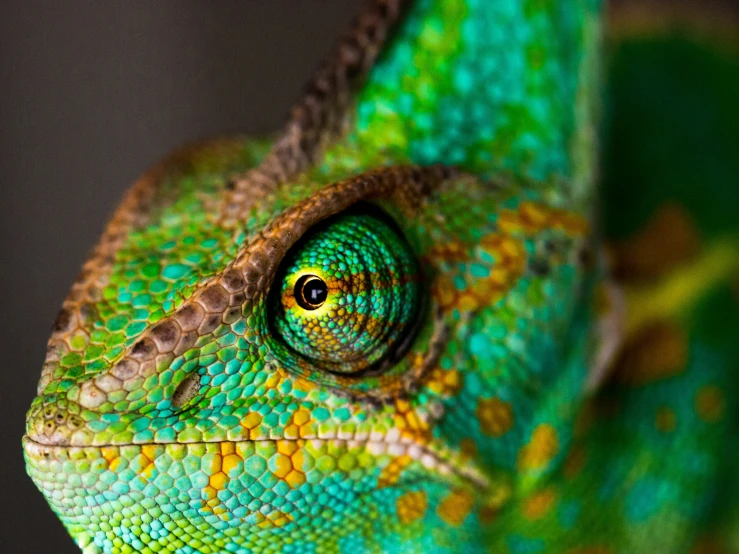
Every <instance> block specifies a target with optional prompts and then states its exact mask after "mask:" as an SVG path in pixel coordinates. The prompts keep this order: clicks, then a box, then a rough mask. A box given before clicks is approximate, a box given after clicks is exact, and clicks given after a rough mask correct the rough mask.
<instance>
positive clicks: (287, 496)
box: [24, 0, 594, 552]
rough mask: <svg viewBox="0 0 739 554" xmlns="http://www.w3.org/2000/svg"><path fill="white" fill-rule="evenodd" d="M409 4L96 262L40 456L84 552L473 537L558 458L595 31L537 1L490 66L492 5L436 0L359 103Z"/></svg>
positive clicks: (198, 157) (56, 376) (41, 480)
mask: <svg viewBox="0 0 739 554" xmlns="http://www.w3.org/2000/svg"><path fill="white" fill-rule="evenodd" d="M399 4H400V3H399V2H395V1H393V0H387V1H385V0H377V1H375V2H374V3H372V6H374V8H371V9H370V11H369V12H368V13H369V15H366V16H363V17H364V18H360V20H359V22H358V30H357V31H356V32H355V35H354V37H353V38H350V39H349V41H348V42H346V43H344V44H343V46H340V48H339V54H338V55H337V56H336V60H338V61H336V63H335V65H333V66H328V68H326V69H324V70H322V72H319V75H318V76H317V78H316V80H315V81H314V83H313V88H311V89H310V90H309V93H308V95H307V97H306V98H305V99H304V100H303V101H302V103H300V104H299V105H298V106H297V107H296V108H295V109H294V110H293V117H292V119H291V121H290V123H289V124H288V127H287V130H286V132H285V133H284V134H283V136H282V137H281V138H280V139H278V140H277V141H276V142H275V143H267V142H261V141H249V140H243V139H242V140H238V139H236V140H231V141H223V142H218V143H214V144H210V145H207V146H204V147H202V148H196V149H189V150H186V151H183V152H180V153H177V154H175V155H174V156H173V157H172V158H171V159H169V160H167V161H165V162H164V163H163V164H162V165H160V166H158V167H156V168H154V169H153V170H152V171H151V172H150V173H148V174H147V175H145V176H144V177H143V178H142V179H141V180H140V181H139V182H138V183H136V184H135V185H134V187H133V188H132V190H131V191H130V192H129V194H128V195H127V196H126V198H125V199H124V201H123V204H122V206H121V207H120V208H119V209H118V211H117V212H116V214H115V215H114V217H113V219H112V220H111V222H110V223H109V225H108V227H107V229H106V231H105V233H104V235H103V237H102V239H101V242H100V243H99V245H98V246H97V247H96V249H95V250H94V252H93V254H92V256H91V257H90V259H89V260H88V262H87V263H86V264H85V266H84V267H83V270H82V273H81V275H80V277H79V278H78V280H77V282H76V283H75V284H74V286H73V289H72V291H71V293H70V295H69V297H68V298H67V300H66V301H65V303H64V306H63V308H62V311H61V313H60V315H59V317H58V319H57V321H56V323H55V325H54V329H53V333H52V337H51V339H50V341H49V349H48V355H47V361H46V363H45V365H44V369H43V372H42V377H41V381H40V383H39V391H38V397H37V398H36V399H35V400H34V402H33V404H32V406H31V409H30V411H29V414H28V419H27V430H26V437H25V438H24V449H25V455H26V459H27V464H28V471H29V474H30V475H31V477H32V478H33V480H34V481H35V483H36V485H37V486H38V487H39V488H40V489H41V491H42V492H43V493H44V495H45V496H46V498H47V500H48V501H49V503H50V504H51V506H52V508H53V509H54V510H55V512H56V513H57V514H58V515H59V517H60V518H61V520H62V521H63V523H64V525H65V526H66V527H67V529H68V530H69V532H70V534H71V535H72V536H73V537H74V538H75V540H76V541H77V543H78V544H79V545H80V546H82V547H84V548H86V549H88V550H89V551H90V552H98V551H105V552H126V551H158V550H161V549H163V548H165V547H168V548H172V547H173V546H174V547H175V548H176V549H180V550H179V551H180V552H222V551H229V552H231V551H233V552H242V551H243V552H247V551H287V550H288V549H289V548H293V549H294V550H295V551H300V552H302V551H322V552H332V551H346V552H356V551H363V550H370V551H383V552H393V551H423V552H426V551H442V552H443V551H449V552H453V551H458V546H459V544H461V543H464V544H465V545H468V546H469V549H470V551H474V550H475V549H476V548H479V549H483V548H484V545H485V544H486V542H487V541H489V540H490V539H491V537H494V536H495V533H496V532H497V529H498V528H500V527H501V526H505V525H506V523H505V522H506V521H509V520H510V519H511V518H516V517H519V516H520V513H518V512H516V511H511V510H504V509H503V508H504V507H505V506H507V505H508V504H509V502H508V501H509V499H511V498H514V497H518V498H521V497H522V496H525V495H526V494H528V493H529V492H530V491H531V490H532V487H533V486H534V484H535V483H537V482H538V481H539V480H540V479H542V478H544V477H545V476H546V475H548V474H549V473H550V472H551V471H553V470H554V469H555V468H557V467H558V466H559V465H560V464H559V462H560V461H561V459H562V456H563V452H564V448H563V446H564V444H565V442H566V441H567V440H568V434H567V431H566V429H569V428H570V425H569V424H570V422H571V420H572V418H573V416H574V409H575V408H574V407H575V406H576V405H577V402H576V399H577V398H579V396H580V393H581V391H582V384H583V383H584V381H585V363H586V355H585V354H586V353H587V351H588V349H589V347H590V333H589V327H588V326H587V325H586V324H584V321H586V320H587V316H588V313H587V312H588V309H589V305H590V302H589V298H590V297H589V288H590V281H591V280H590V278H589V275H590V273H589V271H588V269H587V268H586V267H584V266H583V264H582V263H581V257H580V256H579V254H580V253H581V250H582V249H583V248H584V247H585V245H586V243H587V241H588V238H587V236H588V226H587V223H586V221H585V219H584V218H585V216H586V214H587V206H588V202H587V198H586V196H587V190H586V189H587V184H588V182H589V181H588V171H589V166H588V164H587V163H582V164H580V165H577V164H576V163H573V165H576V166H577V167H575V169H573V170H572V171H570V169H571V168H570V165H569V161H568V160H569V158H568V156H569V154H570V152H571V151H574V150H576V146H578V145H580V143H578V142H577V141H578V140H580V139H581V138H582V137H583V136H586V135H587V133H586V132H585V130H588V129H590V127H588V126H589V125H590V123H591V121H590V117H589V115H587V114H589V113H590V112H589V111H588V110H587V109H580V108H578V109H577V110H576V109H575V108H574V105H575V100H574V98H575V95H577V94H580V95H582V96H583V97H585V96H587V95H586V92H587V90H589V88H588V87H589V86H590V85H589V84H588V82H587V79H584V80H578V78H577V68H578V67H579V66H578V65H577V64H578V63H580V62H579V60H580V47H581V45H582V44H585V41H581V40H580V38H577V39H576V40H575V39H573V40H572V41H571V44H570V42H568V43H567V44H568V45H569V46H568V47H571V48H572V49H573V51H574V52H575V54H577V55H573V56H570V55H564V54H563V52H564V53H565V54H568V52H569V51H568V50H567V49H566V48H564V47H563V46H561V45H560V43H559V42H558V40H553V41H550V42H551V43H552V44H551V45H550V44H549V42H546V41H545V43H543V44H544V46H546V48H544V46H541V45H539V44H538V43H537V45H536V48H533V47H530V45H528V43H525V41H526V40H529V39H531V40H534V39H536V40H538V38H537V37H541V36H549V35H547V33H549V34H552V33H554V32H555V30H560V26H558V25H550V22H551V21H559V19H558V18H559V17H560V16H562V14H565V12H566V11H561V10H557V9H555V8H554V7H551V12H552V13H549V11H547V13H546V14H544V15H545V16H544V17H532V18H531V20H530V21H529V19H527V18H528V11H526V10H523V8H521V12H520V13H519V12H516V13H515V14H513V15H511V17H514V16H515V18H516V21H515V24H516V25H519V26H530V27H531V30H530V31H527V32H525V33H512V34H511V37H510V39H511V40H513V39H516V40H519V39H520V44H519V43H516V45H515V47H516V48H518V49H519V50H520V52H529V51H531V52H536V53H537V55H536V56H524V55H523V54H522V55H521V58H520V63H519V62H518V61H516V62H515V63H513V62H511V61H510V60H508V58H506V56H507V54H508V53H509V52H510V51H511V47H510V45H509V43H510V40H507V39H506V38H505V36H503V35H501V36H503V39H502V40H503V43H504V44H502V46H501V45H498V46H495V45H493V46H486V47H485V48H486V49H487V50H486V51H490V52H493V54H491V55H490V58H489V59H490V60H492V61H494V62H495V60H496V56H498V57H500V61H501V63H497V62H495V63H482V62H484V61H485V59H483V58H482V57H481V55H480V54H479V52H478V51H479V50H480V46H479V45H478V37H479V36H487V35H485V34H484V33H474V32H472V31H470V32H469V33H468V34H467V35H465V36H463V37H461V38H460V35H459V32H460V30H462V31H464V30H465V29H466V30H470V29H474V28H475V27H474V26H471V25H466V24H463V21H462V20H464V19H465V18H467V19H469V21H472V22H474V21H478V22H479V23H480V24H484V25H492V24H493V23H491V22H497V21H498V20H499V17H500V16H501V14H498V13H497V11H496V10H498V8H499V6H498V3H494V2H490V3H488V2H482V3H466V2H453V1H450V2H419V3H417V4H415V5H414V6H413V7H412V8H411V9H410V15H409V16H408V17H409V19H408V21H409V23H408V24H407V25H406V24H404V26H403V27H402V28H401V29H400V30H399V31H398V33H399V34H398V38H397V40H396V42H394V43H391V44H390V49H389V50H386V54H385V57H384V58H383V60H384V61H383V62H382V63H383V64H384V65H381V66H378V67H377V68H376V70H373V73H372V74H371V75H369V77H368V82H367V84H366V86H365V87H364V88H363V91H364V92H363V93H362V94H363V96H361V97H359V98H358V99H355V100H356V101H354V100H353V101H351V102H347V101H346V98H351V94H349V93H350V92H352V91H350V90H348V88H347V87H349V85H348V84H347V83H350V81H351V80H352V79H354V77H356V76H357V75H367V68H368V67H370V66H371V65H372V62H373V60H374V57H375V56H376V55H377V52H378V51H379V43H381V42H382V40H384V37H385V36H386V35H387V30H388V26H389V25H390V22H391V20H393V18H396V17H397V16H398V13H399V9H398V6H399ZM548 6H549V5H547V7H546V8H542V9H543V10H545V11H546V10H550V7H548ZM457 8H459V9H457ZM462 8H464V9H462ZM372 9H374V10H375V11H374V12H372ZM501 9H502V8H501ZM517 9H518V8H517ZM514 11H515V10H514ZM478 12H479V13H478ZM506 13H508V12H506ZM373 14H374V15H373ZM502 15H505V14H502ZM509 15H510V14H509ZM590 19H591V18H590V16H588V17H582V18H571V17H570V16H569V12H567V17H564V19H563V21H564V23H563V25H564V27H563V28H566V29H570V27H571V29H570V31H568V32H571V33H572V35H573V37H574V36H576V37H580V34H581V26H582V27H586V25H585V23H583V21H584V22H588V21H590ZM593 19H594V18H593ZM424 22H428V24H425V23H424ZM511 28H512V29H513V28H515V27H514V26H513V23H512V24H511ZM442 31H443V32H442ZM557 32H559V31H557ZM440 33H441V35H440ZM496 36H497V35H494V34H492V33H491V34H490V40H493V39H495V37H496ZM588 36H589V35H588ZM357 37H359V38H357ZM360 39H361V40H360ZM496 40H497V39H496ZM521 41H522V42H521ZM429 44H433V45H434V48H435V49H436V50H434V49H429ZM447 47H448V49H447V50H445V49H444V48H447ZM550 47H551V48H550ZM583 48H585V46H583ZM437 50H438V51H437ZM409 52H415V53H416V54H415V55H414V56H415V57H409ZM545 54H546V55H548V56H549V58H551V59H549V58H546V56H545ZM447 58H449V59H452V58H453V59H454V60H456V61H455V62H454V63H446V64H440V63H439V60H440V59H447ZM560 58H561V59H560ZM506 60H508V61H506ZM516 60H518V58H516ZM524 60H525V63H524ZM573 60H574V61H575V62H577V63H575V67H574V68H573V67H571V64H572V61H573ZM504 61H505V63H503V62H504ZM545 62H546V63H545ZM529 63H530V64H532V66H535V67H536V68H537V70H539V69H540V68H542V67H543V68H545V69H546V73H541V74H535V72H530V71H528V69H527V67H528V66H527V65H526V64H529ZM404 64H405V65H404ZM409 64H410V66H412V67H411V68H408V67H407V66H408V65H409ZM418 64H423V67H424V70H423V71H416V68H417V65H418ZM478 65H479V67H480V71H477V70H472V69H470V68H475V67H477V66H478ZM486 68H487V69H486ZM498 68H502V69H500V71H501V72H502V73H501V75H500V76H498V77H496V78H499V81H500V82H501V83H504V82H505V83H508V84H509V85H510V86H508V87H502V86H498V85H497V84H496V86H495V87H490V86H488V85H489V83H490V82H494V81H495V80H494V79H492V78H490V77H489V76H488V74H487V73H484V72H483V71H482V69H485V71H488V70H489V71H492V72H495V71H498ZM457 69H458V70H459V71H457ZM519 70H520V72H521V73H520V75H518V77H515V78H514V77H511V72H512V71H519ZM439 71H454V72H457V73H459V77H458V79H457V80H458V82H457V81H454V83H455V84H454V86H452V85H449V84H448V83H450V82H452V76H451V75H447V74H443V75H436V73H434V72H439ZM397 72H400V73H399V75H400V76H397V78H396V73H397ZM457 73H455V75H456V74H457ZM478 73H479V75H478ZM542 75H543V77H542ZM455 78H456V77H455ZM478 78H479V79H480V82H479V83H478V85H479V86H477V87H473V86H471V80H474V79H478ZM505 79H509V80H510V81H505ZM529 81H531V83H529ZM398 82H400V83H404V86H405V87H406V88H407V90H400V89H398V88H397V87H396V86H395V84H396V83H398ZM527 83H528V84H527ZM350 84H351V83H350ZM529 84H530V86H529ZM432 85H433V86H437V85H438V86H439V87H440V89H439V90H438V91H435V92H434V91H433V90H432ZM524 85H526V86H524ZM342 87H344V88H342ZM414 87H415V88H414ZM442 89H443V90H442ZM474 90H479V91H482V93H485V92H488V93H489V94H487V96H486V95H485V94H481V96H479V97H475V98H473V99H474V100H475V102H471V101H468V100H470V98H472V96H471V95H472V91H474ZM524 91H525V92H524ZM442 93H443V95H445V96H444V97H445V98H446V99H447V100H445V102H446V103H447V104H448V105H449V106H451V108H449V109H445V108H440V109H437V108H439V106H437V105H435V104H429V102H431V100H432V99H433V98H434V97H435V95H442ZM455 95H459V97H457V96H455ZM527 95H528V96H527ZM551 95H561V96H562V97H561V98H560V97H559V96H557V98H555V99H554V100H552V101H551V102H550V101H549V100H550V98H549V96H551ZM529 96H530V97H531V98H529ZM413 99H416V100H418V102H417V104H418V105H417V106H416V108H414V109H415V110H416V111H417V112H418V114H420V116H421V117H419V118H417V121H416V123H417V124H415V125H410V126H409V125H406V120H407V119H409V117H401V116H400V115H398V114H403V113H406V112H404V111H403V110H404V109H405V108H404V106H405V105H406V104H407V102H408V101H411V100H412V101H414V102H415V100H413ZM395 104H397V106H395V107H394V108H393V107H392V106H394V105H395ZM445 105H446V104H445ZM563 105H571V106H572V109H571V110H569V111H568V110H565V109H563V108H562V106H563ZM529 106H532V107H531V110H532V111H531V113H530V114H529V111H528V110H529ZM391 108H392V109H391ZM388 114H390V115H388ZM527 114H528V115H527ZM410 119H412V118H410ZM494 120H495V121H499V122H501V123H500V125H499V127H494V126H492V124H491V122H492V121H494ZM337 122H339V123H340V124H337ZM514 123H515V125H514ZM344 125H346V126H347V127H349V129H347V128H345V127H344ZM465 129H467V130H468V131H469V132H467V131H464V130H465ZM478 129H479V133H477V134H476V132H477V130H478ZM553 129H554V131H553ZM583 129H585V130H583ZM463 131H464V132H463ZM494 131H495V132H494ZM560 131H561V133H560ZM568 133H569V134H568ZM570 134H571V136H570ZM491 153H494V154H495V155H494V156H493V155H491ZM585 158H587V156H583V159H585ZM531 160H534V161H533V162H532V161H531ZM437 161H442V162H444V165H434V164H433V162H437ZM453 164H457V165H458V166H460V167H461V168H462V169H453V168H452V165H453ZM502 167H514V168H519V169H520V170H519V171H507V172H506V173H505V175H506V177H504V178H500V179H496V178H494V177H493V176H496V175H500V174H502V173H501V171H500V170H501V168H502ZM573 173H575V174H577V175H578V176H579V181H577V182H578V183H580V184H581V185H582V186H580V187H576V186H562V181H561V180H559V176H561V175H570V174H573ZM234 176H236V177H234ZM547 176H549V177H550V178H547ZM583 191H584V192H583Z"/></svg>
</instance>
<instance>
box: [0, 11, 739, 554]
mask: <svg viewBox="0 0 739 554" xmlns="http://www.w3.org/2000/svg"><path fill="white" fill-rule="evenodd" d="M660 3H666V2H660ZM704 4H705V2H704ZM711 4H713V5H718V4H723V6H724V7H733V10H734V11H735V12H736V9H737V7H738V6H739V3H736V0H722V1H714V2H711ZM359 6H360V0H283V1H280V2H258V1H251V2H246V1H244V2H233V1H219V2H194V1H188V0H185V1H183V0H177V1H176V0H159V1H158V2H155V3H154V2H148V1H144V0H134V1H128V2H120V1H119V2H104V3H103V2H94V1H92V0H90V1H81V0H67V1H65V2H41V1H28V0H14V1H9V0H3V1H2V2H0V314H2V315H1V317H0V356H1V358H0V375H2V380H1V381H0V385H1V386H0V395H1V397H0V414H2V420H0V433H1V435H0V453H1V454H2V455H1V456H0V479H1V481H2V482H1V483H0V495H1V496H0V498H1V500H2V501H1V502H0V510H1V512H0V527H1V528H2V533H1V534H0V550H1V551H3V552H10V553H46V552H58V553H63V552H70V553H71V552H77V549H76V548H75V547H74V544H73V543H72V541H71V540H70V539H69V538H67V536H66V533H65V532H64V530H63V528H62V525H61V523H60V522H59V521H58V520H57V519H56V517H54V516H53V515H52V512H51V510H50V509H49V508H48V506H47V505H46V503H45V501H44V500H43V498H42V496H41V494H40V493H39V492H38V491H37V490H36V489H35V487H34V486H33V484H32V483H31V480H30V479H29V478H28V477H27V476H26V475H25V472H24V470H23V459H22V454H21V445H20V438H21V435H22V434H23V428H24V423H23V420H24V415H25V411H26V409H27V408H28V406H29V404H30V402H31V399H32V397H33V395H34V394H35V384H36V381H37V379H38V376H39V372H40V368H41V363H42V361H43V357H44V352H45V345H46V339H47V335H48V331H49V327H50V324H51V322H52V320H53V319H54V316H55V314H56V312H57V310H58V308H59V306H60V304H61V301H62V299H63V298H64V296H65V294H66V292H67V290H68V288H69V286H70V284H71V283H72V280H73V279H74V277H75V275H76V273H77V271H78V269H79V267H80V266H81V264H82V262H83V261H84V259H85V256H86V254H87V252H88V251H89V250H90V248H91V247H92V246H93V244H94V242H95V240H96V238H97V236H98V235H99V233H100V231H101V230H102V227H103V225H104V223H105V221H106V219H107V218H108V216H109V215H110V213H111V212H112V210H113V208H114V207H115V204H116V203H117V201H118V199H119V198H120V197H121V195H122V194H123V191H124V190H125V189H126V187H127V186H128V185H129V184H130V183H131V182H132V181H133V180H134V179H135V178H136V177H137V176H138V175H139V174H140V173H141V172H142V171H143V170H145V169H146V168H147V167H148V166H149V165H151V164H152V163H154V162H156V161H157V160H158V159H160V158H161V157H163V156H164V155H165V154H166V153H167V152H168V151H169V150H171V149H173V148H175V147H177V146H178V145H180V144H182V143H184V142H189V141H192V140H193V139H197V138H204V137H209V136H214V135H222V134H227V133H232V132H247V133H263V132H268V131H273V130H275V129H276V128H278V127H279V125H280V123H281V122H282V121H283V117H284V115H285V113H286V112H287V109H288V108H289V106H290V104H291V103H292V101H293V100H294V99H295V98H296V96H297V95H298V93H299V91H300V87H301V85H302V84H303V83H304V82H305V81H306V79H307V78H308V77H309V76H310V74H311V72H312V71H313V69H314V68H315V66H316V65H317V63H318V62H319V61H320V59H321V58H322V57H323V56H324V55H326V54H327V53H328V52H329V51H330V48H331V45H332V44H333V42H334V41H335V40H336V38H337V37H338V35H339V33H341V32H342V31H343V30H344V29H345V28H346V25H347V23H348V21H350V19H351V18H352V16H353V15H354V14H356V13H357V11H358V9H359Z"/></svg>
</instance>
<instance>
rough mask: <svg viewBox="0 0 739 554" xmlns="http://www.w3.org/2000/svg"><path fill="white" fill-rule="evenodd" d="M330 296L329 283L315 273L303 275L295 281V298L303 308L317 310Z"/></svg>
mask: <svg viewBox="0 0 739 554" xmlns="http://www.w3.org/2000/svg"><path fill="white" fill-rule="evenodd" d="M327 297H328V285H326V282H325V281H324V280H323V279H321V278H320V277H317V276H315V275H303V276H302V277H301V278H300V279H298V282H297V283H295V299H296V300H297V301H298V304H299V305H300V307H301V308H304V309H306V310H315V309H316V308H319V307H321V305H322V304H323V303H324V302H325V301H326V298H327Z"/></svg>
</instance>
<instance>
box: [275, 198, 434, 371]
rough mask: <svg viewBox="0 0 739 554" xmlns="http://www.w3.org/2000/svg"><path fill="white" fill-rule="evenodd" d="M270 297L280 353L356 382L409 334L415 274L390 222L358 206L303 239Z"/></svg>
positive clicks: (417, 298) (417, 288)
mask: <svg viewBox="0 0 739 554" xmlns="http://www.w3.org/2000/svg"><path fill="white" fill-rule="evenodd" d="M270 295H271V300H270V303H269V306H270V310H271V312H272V314H271V318H270V319H271V321H272V322H273V326H274V328H275V330H276V332H277V334H278V335H279V336H280V337H281V339H282V345H283V346H284V347H285V348H286V349H288V350H290V351H293V352H294V353H297V354H299V355H300V357H301V358H302V359H304V360H306V361H308V362H310V363H311V364H312V365H315V366H317V367H319V368H321V369H324V370H327V371H331V372H335V373H341V374H356V373H358V372H360V371H362V370H364V369H367V368H369V367H371V366H374V365H376V364H378V363H379V362H381V361H382V360H384V359H385V358H386V357H387V356H388V355H389V354H390V353H391V352H392V351H393V349H394V348H395V347H396V346H397V345H398V343H399V341H401V340H402V339H403V338H404V337H405V336H406V334H407V332H408V331H409V330H410V329H411V328H412V327H413V322H414V320H415V318H416V316H417V315H418V311H419V310H418V308H419V306H420V304H421V276H420V268H419V266H418V262H417V260H416V258H415V255H414V254H413V252H412V251H411V248H410V245H409V244H408V243H407V241H406V240H405V237H404V236H403V235H402V233H401V232H400V231H399V230H398V229H397V228H396V227H395V225H394V224H393V223H392V222H391V221H390V219H389V217H388V216H386V215H385V214H384V213H382V212H380V211H379V210H377V209H375V208H371V207H370V206H364V207H363V206H361V205H360V206H359V207H356V208H354V209H352V210H350V211H348V212H345V213H341V214H338V215H336V216H333V217H331V218H329V219H328V220H326V221H324V222H321V223H320V224H318V225H317V226H316V227H315V228H313V229H311V230H310V231H308V232H307V233H306V235H305V236H304V237H303V238H302V239H301V240H300V241H299V242H298V243H297V244H295V246H294V247H293V248H292V250H291V251H290V252H288V254H287V256H286V257H285V259H284V260H283V262H282V266H281V268H280V271H279V272H278V275H277V280H276V281H275V284H274V285H273V288H272V292H271V293H270Z"/></svg>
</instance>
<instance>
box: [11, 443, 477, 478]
mask: <svg viewBox="0 0 739 554" xmlns="http://www.w3.org/2000/svg"><path fill="white" fill-rule="evenodd" d="M299 441H303V442H316V443H324V442H334V443H336V442H338V443H345V444H346V445H347V446H348V447H354V448H357V447H365V448H367V450H368V451H369V452H370V453H371V454H373V455H378V456H379V455H383V454H388V455H390V456H393V457H398V456H404V455H407V456H410V457H411V458H412V459H413V460H416V461H418V462H419V463H421V464H422V465H423V466H424V467H425V468H428V469H433V470H436V471H438V472H439V473H440V474H441V475H450V474H451V475H454V476H456V477H458V478H459V479H461V480H463V481H465V482H467V483H468V484H470V485H472V486H475V487H478V488H481V489H483V490H484V491H487V490H489V489H490V487H491V483H490V479H489V478H488V477H487V476H486V475H485V474H484V473H482V472H481V471H480V470H479V469H477V468H476V467H474V466H473V465H472V464H470V463H468V462H465V463H464V464H463V465H461V466H457V465H455V464H454V463H452V462H451V461H450V460H449V459H448V458H447V457H445V456H443V453H441V452H434V451H432V450H430V449H428V448H426V447H425V446H422V445H420V444H418V443H416V442H383V441H377V440H354V439H339V438H311V439H304V438H299V439H279V438H277V439H272V438H270V439H254V440H237V441H229V440H226V441H195V442H148V443H141V444H139V443H125V444H98V445H87V446H76V445H58V446H49V445H45V444H41V443H40V442H36V441H35V440H33V439H32V438H31V437H29V436H28V435H23V449H24V451H25V452H26V454H27V455H28V456H29V457H31V458H34V459H36V460H39V461H52V460H58V459H59V458H60V457H59V456H58V455H55V454H56V453H68V452H74V451H85V450H97V451H100V450H102V449H103V448H126V447H139V448H142V447H144V446H161V447H164V448H166V447H167V446H172V445H175V446H185V447H187V446H195V445H209V444H224V443H232V444H237V443H259V442H273V443H275V442H299Z"/></svg>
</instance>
